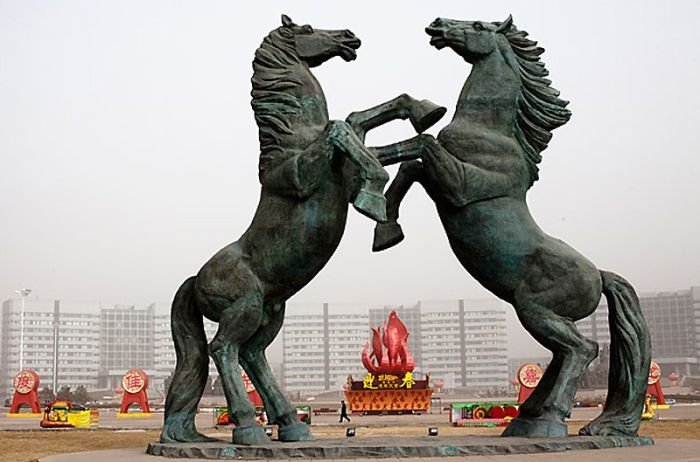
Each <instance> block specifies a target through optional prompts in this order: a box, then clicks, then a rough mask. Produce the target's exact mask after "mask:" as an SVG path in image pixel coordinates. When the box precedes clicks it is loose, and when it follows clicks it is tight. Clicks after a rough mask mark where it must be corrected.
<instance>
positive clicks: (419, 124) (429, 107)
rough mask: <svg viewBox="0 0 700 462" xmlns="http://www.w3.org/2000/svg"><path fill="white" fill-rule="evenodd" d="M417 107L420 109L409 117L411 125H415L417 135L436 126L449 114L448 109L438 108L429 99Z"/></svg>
mask: <svg viewBox="0 0 700 462" xmlns="http://www.w3.org/2000/svg"><path fill="white" fill-rule="evenodd" d="M417 105H418V109H417V110H416V111H414V113H413V114H411V117H409V120H410V122H411V125H413V128H414V129H415V130H416V133H423V132H424V131H426V130H427V129H429V128H430V127H432V126H433V125H435V124H436V123H437V121H438V120H440V119H442V116H444V115H445V113H446V112H447V109H446V108H444V107H442V106H438V105H437V104H435V103H433V102H431V101H428V100H427V99H424V100H423V101H420V102H419V103H417Z"/></svg>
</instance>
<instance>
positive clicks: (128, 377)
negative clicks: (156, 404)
mask: <svg viewBox="0 0 700 462" xmlns="http://www.w3.org/2000/svg"><path fill="white" fill-rule="evenodd" d="M122 388H123V389H124V396H123V397H122V405H121V407H120V408H119V413H118V414H117V417H147V416H150V415H151V409H150V408H149V406H148V395H147V394H146V389H147V388H148V375H146V373H145V372H144V371H142V370H141V369H129V371H128V372H127V373H126V374H124V377H122ZM132 404H138V406H139V407H140V408H141V412H129V406H131V405H132Z"/></svg>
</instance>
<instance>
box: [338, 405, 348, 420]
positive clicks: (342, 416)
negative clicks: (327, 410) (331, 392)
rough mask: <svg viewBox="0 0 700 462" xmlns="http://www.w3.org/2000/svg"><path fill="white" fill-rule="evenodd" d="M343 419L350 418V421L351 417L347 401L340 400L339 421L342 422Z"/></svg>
mask: <svg viewBox="0 0 700 462" xmlns="http://www.w3.org/2000/svg"><path fill="white" fill-rule="evenodd" d="M343 419H348V422H350V417H348V407H347V406H346V405H345V401H341V402H340V420H339V422H340V423H342V422H343Z"/></svg>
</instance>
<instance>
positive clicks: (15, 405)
mask: <svg viewBox="0 0 700 462" xmlns="http://www.w3.org/2000/svg"><path fill="white" fill-rule="evenodd" d="M12 384H13V386H14V388H15V394H14V396H13V398H12V406H11V407H10V413H9V414H7V416H8V417H38V416H40V415H41V405H40V404H39V393H38V390H39V376H38V375H37V373H36V372H34V371H32V370H30V369H25V370H22V371H19V372H18V373H17V375H15V379H14V381H13V382H12ZM23 405H24V406H28V407H29V408H30V409H31V412H20V408H21V407H22V406H23Z"/></svg>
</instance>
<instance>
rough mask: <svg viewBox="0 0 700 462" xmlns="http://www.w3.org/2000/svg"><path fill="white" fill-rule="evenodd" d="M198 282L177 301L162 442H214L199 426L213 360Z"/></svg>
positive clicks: (183, 290)
mask: <svg viewBox="0 0 700 462" xmlns="http://www.w3.org/2000/svg"><path fill="white" fill-rule="evenodd" d="M194 281H195V278H194V277H192V278H189V279H188V280H186V281H185V282H184V283H183V284H182V286H181V287H180V289H179V290H178V291H177V294H175V299H174V300H173V306H172V315H171V322H172V330H173V340H174V342H175V349H176V351H177V364H176V367H175V373H174V374H173V379H172V382H171V383H170V388H169V389H168V395H167V398H166V400H165V417H164V422H163V430H162V432H161V435H160V441H161V442H162V443H175V442H203V441H212V438H208V437H206V436H204V435H202V434H200V433H199V432H197V428H196V427H195V415H196V413H197V405H198V404H199V400H200V399H201V397H202V392H203V391H204V387H205V386H206V383H207V376H208V375H209V357H208V356H207V337H206V335H205V333H204V323H203V320H202V314H201V313H200V312H199V309H198V308H197V305H196V303H195V302H194V297H193V296H192V291H193V287H194Z"/></svg>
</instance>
